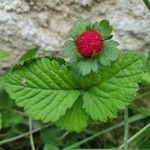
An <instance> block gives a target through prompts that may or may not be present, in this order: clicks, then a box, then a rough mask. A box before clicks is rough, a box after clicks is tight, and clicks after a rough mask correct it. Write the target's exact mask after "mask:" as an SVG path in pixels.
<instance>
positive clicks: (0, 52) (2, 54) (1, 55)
mask: <svg viewBox="0 0 150 150" xmlns="http://www.w3.org/2000/svg"><path fill="white" fill-rule="evenodd" d="M8 56H9V53H8V52H6V51H4V50H0V59H2V58H5V57H8Z"/></svg>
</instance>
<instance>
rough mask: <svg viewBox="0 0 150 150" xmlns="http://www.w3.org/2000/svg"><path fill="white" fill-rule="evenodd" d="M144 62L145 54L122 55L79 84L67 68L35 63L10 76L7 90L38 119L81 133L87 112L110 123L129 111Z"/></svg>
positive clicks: (46, 61) (41, 61)
mask: <svg viewBox="0 0 150 150" xmlns="http://www.w3.org/2000/svg"><path fill="white" fill-rule="evenodd" d="M144 60H145V59H144V57H143V55H141V54H137V53H125V54H122V55H121V56H120V58H119V59H118V60H117V61H116V62H114V63H113V64H112V65H111V66H107V67H106V66H102V67H101V68H100V69H99V71H98V73H97V74H95V73H93V74H90V75H87V76H84V77H83V78H82V77H81V78H80V80H79V82H78V83H76V81H75V80H74V79H73V77H72V73H71V72H70V71H69V70H68V69H67V67H66V66H65V65H60V64H59V63H58V62H56V61H54V60H51V59H48V58H42V59H36V60H33V61H32V60H31V61H28V62H26V63H25V64H24V65H23V66H22V67H20V68H17V69H14V70H13V72H12V73H10V74H8V75H7V77H6V90H7V91H8V93H9V94H10V96H11V98H13V99H15V100H16V104H17V105H18V106H23V107H24V110H25V112H26V113H27V114H29V115H31V116H32V117H33V118H34V119H37V120H42V121H43V122H50V121H52V122H56V121H57V122H56V124H58V125H59V126H61V127H62V128H64V129H67V130H70V131H80V130H82V129H83V128H85V127H86V126H87V120H88V116H87V114H86V113H85V111H86V112H87V113H88V114H89V116H90V117H91V118H92V119H94V120H100V121H107V120H108V119H109V118H110V119H111V118H114V117H116V115H117V112H118V109H124V108H125V106H126V105H127V104H128V103H129V102H130V101H131V99H132V97H133V96H135V94H136V91H137V89H138V85H137V82H138V81H139V80H140V78H141V76H142V74H143V67H144V64H145V63H144ZM94 80H95V81H94ZM77 85H78V86H77ZM82 95H83V96H82ZM79 96H80V98H79ZM78 98H79V99H78ZM77 99H78V100H77ZM82 102H83V104H82ZM68 122H70V123H69V124H68Z"/></svg>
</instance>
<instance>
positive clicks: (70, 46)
mask: <svg viewBox="0 0 150 150" xmlns="http://www.w3.org/2000/svg"><path fill="white" fill-rule="evenodd" d="M64 57H65V58H70V62H71V63H72V62H73V63H76V62H77V61H78V54H77V50H76V47H75V44H74V41H72V40H68V41H66V42H65V48H64Z"/></svg>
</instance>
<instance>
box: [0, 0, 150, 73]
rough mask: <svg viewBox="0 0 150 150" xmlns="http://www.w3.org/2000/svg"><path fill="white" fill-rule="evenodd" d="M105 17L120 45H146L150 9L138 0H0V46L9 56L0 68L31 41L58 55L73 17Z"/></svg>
mask: <svg viewBox="0 0 150 150" xmlns="http://www.w3.org/2000/svg"><path fill="white" fill-rule="evenodd" d="M79 18H91V19H92V20H93V21H99V20H101V19H105V18H107V19H109V20H110V22H111V24H112V25H113V27H114V38H115V39H116V40H117V41H118V42H120V48H122V49H136V50H143V51H144V50H146V49H147V48H148V46H150V41H149V39H150V27H149V26H150V13H149V11H148V10H147V8H146V6H145V5H144V3H143V1H142V0H128V1H127V0H117V1H116V0H0V49H5V50H7V51H9V52H10V54H11V56H10V57H9V58H8V59H5V60H3V61H1V62H0V70H2V68H3V69H4V68H7V67H8V66H10V64H12V63H14V62H15V61H17V59H18V58H19V57H20V55H21V54H22V53H23V52H24V51H25V50H26V49H28V48H31V47H33V46H34V45H40V46H41V51H40V53H41V54H43V53H45V54H48V55H60V54H62V51H63V43H64V41H65V40H66V39H67V38H68V37H69V36H68V30H69V28H70V27H71V25H72V24H73V22H74V21H75V20H76V19H79Z"/></svg>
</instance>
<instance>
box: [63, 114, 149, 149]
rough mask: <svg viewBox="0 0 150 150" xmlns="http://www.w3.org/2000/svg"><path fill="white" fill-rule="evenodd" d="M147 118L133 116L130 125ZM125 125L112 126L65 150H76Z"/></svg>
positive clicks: (122, 123)
mask: <svg viewBox="0 0 150 150" xmlns="http://www.w3.org/2000/svg"><path fill="white" fill-rule="evenodd" d="M146 117H147V116H143V115H135V116H132V117H130V118H129V119H128V123H133V122H135V121H138V120H141V119H144V118H146ZM123 125H124V122H120V123H118V124H117V125H114V126H112V127H110V128H107V129H105V130H103V131H100V132H98V133H96V134H94V135H92V136H89V137H88V138H86V139H84V140H81V141H79V142H77V143H74V144H72V145H70V146H68V147H66V148H64V149H63V150H69V149H73V148H76V147H78V146H80V145H82V144H84V143H86V142H88V141H90V140H93V139H94V138H96V137H99V136H101V135H103V134H104V133H107V132H110V131H112V130H115V129H117V128H120V127H122V126H123Z"/></svg>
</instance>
